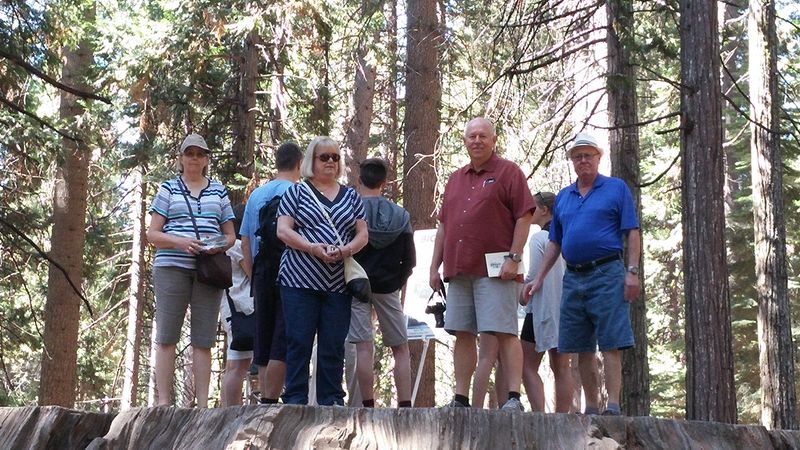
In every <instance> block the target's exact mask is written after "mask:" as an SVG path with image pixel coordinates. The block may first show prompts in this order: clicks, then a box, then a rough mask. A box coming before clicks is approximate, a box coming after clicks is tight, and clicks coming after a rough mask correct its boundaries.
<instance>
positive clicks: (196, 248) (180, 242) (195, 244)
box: [174, 237, 204, 256]
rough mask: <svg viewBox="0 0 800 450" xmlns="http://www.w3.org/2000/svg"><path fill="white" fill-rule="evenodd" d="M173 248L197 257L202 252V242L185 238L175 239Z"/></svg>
mask: <svg viewBox="0 0 800 450" xmlns="http://www.w3.org/2000/svg"><path fill="white" fill-rule="evenodd" d="M174 248H175V249H177V250H183V251H185V252H186V253H188V254H190V255H192V256H194V255H198V254H200V252H202V251H203V250H204V247H203V243H202V242H200V241H198V240H197V239H192V238H186V237H176V238H175V246H174Z"/></svg>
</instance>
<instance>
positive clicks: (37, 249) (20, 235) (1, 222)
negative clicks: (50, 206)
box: [0, 217, 94, 318]
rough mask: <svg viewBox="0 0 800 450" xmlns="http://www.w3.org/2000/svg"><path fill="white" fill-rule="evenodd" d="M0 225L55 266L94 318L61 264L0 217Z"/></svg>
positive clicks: (86, 302) (90, 308)
mask: <svg viewBox="0 0 800 450" xmlns="http://www.w3.org/2000/svg"><path fill="white" fill-rule="evenodd" d="M0 224H3V225H5V226H6V227H7V228H8V229H10V230H11V231H12V232H13V233H14V234H16V235H17V236H19V237H21V238H22V239H23V240H24V241H25V242H27V243H28V244H29V245H30V246H31V247H33V248H34V250H36V253H38V254H39V256H41V257H42V258H44V259H46V260H47V261H48V262H49V263H50V264H52V265H53V266H55V267H56V268H57V269H58V270H60V271H61V273H63V274H64V278H66V279H67V282H68V283H69V285H70V286H72V290H73V291H74V292H75V294H76V295H77V296H78V297H79V298H80V299H81V300H83V304H84V305H85V306H86V309H87V310H89V317H92V318H94V313H93V312H92V307H91V305H89V301H88V300H86V297H84V296H83V293H82V292H81V290H80V289H79V288H78V287H77V286H76V285H75V283H74V282H73V281H72V278H70V276H69V274H68V273H67V270H66V269H64V267H63V266H62V265H61V264H59V263H58V262H57V261H56V260H54V259H53V258H51V257H50V256H49V255H48V254H47V253H46V252H45V251H44V250H42V249H41V248H40V247H39V246H38V245H36V243H35V242H33V241H32V240H31V238H29V237H28V236H26V235H25V233H23V232H22V231H20V230H19V229H18V228H17V227H15V226H14V225H12V224H11V223H9V222H8V221H6V220H5V219H3V218H2V217H0Z"/></svg>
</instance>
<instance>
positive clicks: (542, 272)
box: [535, 241, 561, 282]
mask: <svg viewBox="0 0 800 450" xmlns="http://www.w3.org/2000/svg"><path fill="white" fill-rule="evenodd" d="M560 255H561V246H560V245H558V244H556V243H555V242H553V241H548V242H547V246H546V247H545V248H544V255H542V265H541V266H539V273H537V274H536V278H535V279H537V280H539V281H540V282H541V281H544V277H545V276H547V273H548V272H550V269H552V268H553V264H555V263H556V260H557V259H558V257H559V256H560Z"/></svg>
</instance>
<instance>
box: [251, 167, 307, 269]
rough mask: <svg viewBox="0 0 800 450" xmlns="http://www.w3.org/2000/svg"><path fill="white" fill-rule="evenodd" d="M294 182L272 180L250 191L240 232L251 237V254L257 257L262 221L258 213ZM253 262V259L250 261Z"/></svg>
mask: <svg viewBox="0 0 800 450" xmlns="http://www.w3.org/2000/svg"><path fill="white" fill-rule="evenodd" d="M292 185H294V183H292V182H291V181H287V180H272V181H270V182H269V183H267V184H265V185H263V186H259V187H258V188H256V189H255V190H254V191H253V192H251V193H250V197H249V198H248V199H247V204H246V205H245V207H244V216H243V217H242V226H241V227H240V228H239V234H240V235H242V236H247V238H248V239H250V256H251V257H252V258H253V259H255V257H256V255H257V254H258V245H259V239H260V238H259V237H258V236H256V231H258V227H259V226H260V223H259V221H258V215H259V213H260V212H261V208H262V207H263V206H264V205H266V204H267V202H268V201H270V200H272V199H273V198H274V197H275V196H276V195H283V193H284V192H286V190H287V189H289V188H290V187H291V186H292ZM250 262H252V261H250Z"/></svg>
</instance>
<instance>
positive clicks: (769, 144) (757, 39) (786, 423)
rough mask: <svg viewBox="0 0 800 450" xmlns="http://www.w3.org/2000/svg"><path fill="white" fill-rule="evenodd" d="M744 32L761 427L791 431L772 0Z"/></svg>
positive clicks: (760, 6)
mask: <svg viewBox="0 0 800 450" xmlns="http://www.w3.org/2000/svg"><path fill="white" fill-rule="evenodd" d="M748 29H749V32H748V38H749V42H750V49H749V50H750V51H749V75H750V101H751V108H750V110H751V112H752V118H753V120H754V122H753V123H751V124H750V130H751V132H752V138H751V142H750V155H751V160H752V162H751V173H752V177H753V215H754V220H753V224H754V228H755V230H754V231H755V260H756V276H757V279H758V281H757V283H756V291H757V295H758V350H759V366H760V371H761V424H762V425H764V426H765V427H767V428H769V429H776V428H782V429H797V417H796V408H797V404H796V402H797V396H796V392H795V385H794V383H795V378H794V377H795V375H794V373H795V372H794V345H793V343H792V324H791V319H790V314H789V288H788V274H787V269H786V221H785V218H784V209H783V203H784V200H783V180H782V176H783V170H782V168H781V164H782V163H783V156H782V151H781V145H780V130H779V127H780V116H779V109H778V106H779V101H780V100H779V96H778V79H777V77H776V76H775V74H777V73H778V70H777V61H776V58H777V36H776V32H775V3H774V1H771V0H751V1H750V11H749V17H748Z"/></svg>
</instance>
